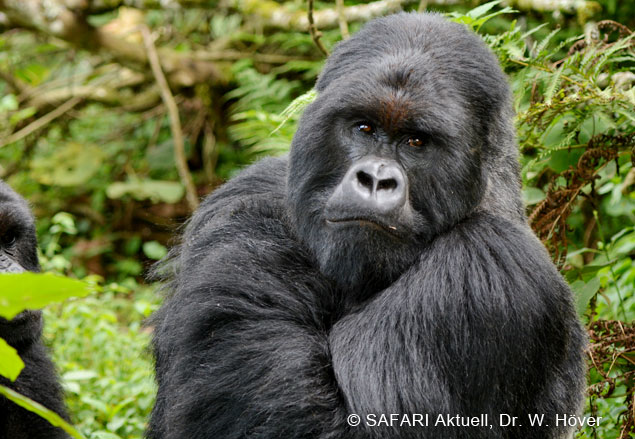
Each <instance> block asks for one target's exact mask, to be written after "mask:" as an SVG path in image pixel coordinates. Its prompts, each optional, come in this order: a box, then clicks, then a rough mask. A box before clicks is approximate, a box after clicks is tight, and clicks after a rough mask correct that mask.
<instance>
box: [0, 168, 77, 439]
mask: <svg viewBox="0 0 635 439" xmlns="http://www.w3.org/2000/svg"><path fill="white" fill-rule="evenodd" d="M27 270H28V271H39V270H40V267H39V263H38V259H37V241H36V238H35V226H34V222H33V217H32V215H31V212H30V211H29V208H28V206H27V204H26V202H25V201H24V200H23V199H22V198H21V197H20V196H19V195H18V194H16V193H15V192H14V191H13V190H12V189H11V188H10V187H9V186H8V185H7V184H6V183H4V182H2V181H1V180H0V273H19V272H22V271H27ZM41 336H42V313H41V312H40V311H24V312H22V313H20V314H18V315H17V316H16V317H15V318H14V319H13V320H10V321H7V320H5V319H3V318H0V337H1V338H3V339H4V340H5V341H6V342H7V343H9V344H10V345H11V346H13V347H14V348H15V349H16V350H17V351H18V354H19V355H20V357H21V358H22V360H23V361H24V364H25V366H24V369H22V372H21V373H20V375H19V376H18V379H17V380H16V381H15V382H11V381H9V380H7V379H6V378H4V377H0V384H2V385H4V386H7V387H10V388H12V389H14V390H16V391H17V392H20V393H22V394H23V395H26V396H28V397H29V398H31V399H33V400H35V401H37V402H39V403H40V404H42V405H43V406H45V407H46V408H48V409H51V410H53V411H54V412H56V413H58V414H60V415H61V416H63V417H64V418H67V416H66V410H65V407H64V402H63V397H62V389H61V387H60V385H59V383H58V382H57V376H56V374H55V368H54V366H53V363H52V362H51V360H50V359H49V357H48V353H47V351H46V348H45V347H44V345H43V343H42V340H41ZM0 438H2V439H5V438H6V439H65V438H68V435H66V433H64V431H63V430H62V429H60V428H58V427H53V426H52V425H51V424H49V422H48V421H46V420H45V419H43V418H41V417H40V416H38V415H36V414H34V413H31V412H29V411H27V410H25V409H23V408H21V407H19V406H17V405H16V404H15V403H13V402H12V401H9V400H8V399H6V398H4V397H3V396H0Z"/></svg>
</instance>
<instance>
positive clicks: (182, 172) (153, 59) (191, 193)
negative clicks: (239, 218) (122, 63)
mask: <svg viewBox="0 0 635 439" xmlns="http://www.w3.org/2000/svg"><path fill="white" fill-rule="evenodd" d="M141 35H142V36H143V42H144V44H145V47H146V50H147V51H148V60H149V61H150V67H151V68H152V73H153V74H154V78H155V79H156V81H157V85H158V86H159V89H160V90H161V99H162V100H163V103H164V104H165V108H166V109H167V111H168V115H169V117H170V130H171V131H172V140H173V142H174V160H175V161H176V168H177V170H178V172H179V177H180V178H181V182H182V183H183V185H184V186H185V192H186V198H187V203H188V205H189V206H190V209H191V210H192V211H194V210H196V208H197V207H198V195H197V194H196V187H195V186H194V182H193V181H192V175H191V174H190V170H189V169H188V167H187V159H186V157H185V145H184V142H183V130H182V129H181V120H180V118H179V108H178V107H177V105H176V102H175V101H174V96H172V92H171V91H170V87H169V85H168V81H167V80H166V79H165V75H164V74H163V72H162V71H161V63H160V62H159V55H158V53H157V50H156V48H155V47H154V43H153V41H152V35H150V30H149V29H148V28H147V27H145V26H144V27H142V28H141Z"/></svg>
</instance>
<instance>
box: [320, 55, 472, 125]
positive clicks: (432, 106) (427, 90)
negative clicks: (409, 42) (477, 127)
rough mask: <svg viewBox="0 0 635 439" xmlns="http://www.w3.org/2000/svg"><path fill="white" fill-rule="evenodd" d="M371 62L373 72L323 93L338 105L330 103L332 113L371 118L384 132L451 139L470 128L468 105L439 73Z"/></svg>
mask: <svg viewBox="0 0 635 439" xmlns="http://www.w3.org/2000/svg"><path fill="white" fill-rule="evenodd" d="M424 58H425V57H424ZM372 61H373V63H372V68H367V69H362V70H360V72H359V74H355V75H350V76H347V77H342V78H340V80H339V81H338V84H337V85H335V84H334V85H333V86H331V87H329V89H328V91H327V92H326V93H324V95H334V96H337V105H333V102H329V105H328V107H329V108H330V111H331V112H333V110H336V111H339V112H340V113H344V114H345V115H346V114H349V115H351V116H358V117H363V116H366V117H370V118H371V119H373V120H374V121H375V122H378V123H380V124H381V125H382V126H383V128H384V129H385V130H386V131H387V132H398V131H400V130H404V129H409V130H415V131H416V130H420V131H426V132H428V133H443V134H444V135H447V136H450V137H453V136H457V135H459V131H460V130H461V127H462V126H463V125H466V124H469V122H470V121H469V120H468V119H469V118H468V115H467V114H466V109H467V108H468V103H467V102H465V100H464V99H463V97H462V96H461V95H460V94H459V93H458V91H457V87H456V86H454V85H453V84H452V81H451V80H449V79H448V78H447V77H446V78H444V77H443V76H442V75H440V74H439V73H438V69H437V70H435V68H433V67H431V65H430V64H425V63H422V62H421V59H417V58H401V57H398V56H394V55H393V56H388V57H384V58H383V59H374V60H372ZM334 115H335V116H341V114H334Z"/></svg>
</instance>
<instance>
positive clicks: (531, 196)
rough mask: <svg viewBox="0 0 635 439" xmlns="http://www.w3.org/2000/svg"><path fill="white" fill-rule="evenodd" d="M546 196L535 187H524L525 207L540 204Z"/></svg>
mask: <svg viewBox="0 0 635 439" xmlns="http://www.w3.org/2000/svg"><path fill="white" fill-rule="evenodd" d="M546 196H547V195H546V194H545V193H544V192H543V191H542V190H541V189H538V188H537V187H526V188H524V189H523V198H524V199H525V204H526V205H527V206H531V205H532V204H537V203H540V202H541V201H542V200H544V199H545V197H546Z"/></svg>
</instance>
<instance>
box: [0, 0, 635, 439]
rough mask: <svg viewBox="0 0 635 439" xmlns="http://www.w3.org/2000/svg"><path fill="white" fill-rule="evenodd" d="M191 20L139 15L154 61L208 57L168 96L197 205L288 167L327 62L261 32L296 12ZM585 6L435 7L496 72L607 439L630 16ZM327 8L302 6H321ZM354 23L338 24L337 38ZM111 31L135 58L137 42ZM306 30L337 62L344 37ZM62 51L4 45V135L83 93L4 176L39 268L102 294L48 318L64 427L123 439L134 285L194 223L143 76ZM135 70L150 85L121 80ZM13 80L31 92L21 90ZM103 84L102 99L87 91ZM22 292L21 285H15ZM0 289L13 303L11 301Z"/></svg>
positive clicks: (619, 286) (13, 35)
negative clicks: (574, 310) (25, 209)
mask: <svg viewBox="0 0 635 439" xmlns="http://www.w3.org/2000/svg"><path fill="white" fill-rule="evenodd" d="M365 3H366V2H359V1H355V0H353V1H346V5H349V6H350V5H363V4H365ZM416 3H418V2H412V3H406V5H407V6H408V7H414V6H415V4H416ZM510 4H512V5H515V6H518V8H520V7H521V5H520V2H512V3H510ZM598 4H599V5H601V7H602V11H598V10H597V8H596V6H597V5H598ZM201 5H202V6H201V8H200V9H197V8H191V7H189V6H188V7H183V8H179V9H169V10H168V9H155V10H147V11H143V14H142V18H141V20H142V22H144V23H145V24H146V25H148V26H149V27H150V28H151V29H152V30H153V31H154V33H155V35H156V36H157V38H158V39H157V41H156V44H157V46H159V48H160V50H165V49H168V50H171V49H174V51H177V52H179V53H181V54H196V56H199V55H200V54H203V55H205V54H207V55H209V56H211V59H214V60H217V61H215V62H216V67H217V68H218V69H219V71H221V72H222V73H223V75H225V79H224V80H223V81H219V82H218V83H213V81H210V83H209V84H208V83H207V81H205V83H197V84H194V85H191V86H187V87H183V88H180V89H179V88H177V87H175V86H174V84H171V86H173V90H172V91H173V94H174V95H175V100H176V102H177V104H178V106H179V110H180V113H181V114H180V115H181V122H182V125H183V134H184V136H185V154H186V157H187V160H188V167H189V169H190V171H191V172H192V174H193V177H194V181H195V183H196V184H197V188H198V190H199V195H202V194H204V193H206V192H208V191H209V190H211V189H212V188H213V187H215V186H216V185H218V184H220V183H221V182H222V181H223V180H224V179H227V178H229V177H231V176H232V175H234V174H235V173H236V172H238V170H240V169H241V168H242V167H243V166H244V165H246V164H248V163H250V162H251V161H253V160H255V159H257V158H259V157H261V156H262V155H264V154H281V153H285V152H287V151H288V148H289V145H290V142H291V139H292V137H293V133H294V132H295V129H296V126H297V122H298V120H299V117H300V113H301V111H302V109H303V108H304V106H305V105H306V104H308V103H309V102H311V101H312V100H313V99H314V98H315V92H314V91H313V90H312V87H313V85H314V82H315V79H316V77H317V75H318V72H319V71H320V69H321V67H322V65H323V57H322V56H321V55H320V53H319V51H318V50H317V49H316V47H315V44H314V42H313V40H312V38H311V36H310V35H309V33H308V32H299V31H294V30H288V29H279V28H275V27H273V28H272V27H270V26H268V25H267V24H266V19H264V18H262V17H260V18H259V17H258V16H257V14H256V12H255V10H256V9H258V8H259V7H267V8H278V7H283V8H285V9H284V10H286V11H289V12H293V13H297V14H298V15H297V16H300V15H301V16H304V14H305V12H306V11H305V10H304V8H305V6H304V5H303V4H301V3H298V2H267V3H266V4H264V3H262V2H249V5H250V7H251V8H252V9H253V10H251V9H250V10H249V13H247V12H246V11H245V10H242V9H241V5H242V2H234V3H232V5H231V6H228V5H227V4H222V5H221V4H217V3H216V2H203V3H202V4H201ZM474 5H476V8H474V9H472V10H469V7H470V6H474ZM589 5H590V6H591V7H590V8H588V7H586V8H584V9H583V10H580V12H579V13H574V12H567V11H564V12H562V11H558V12H556V13H550V12H549V13H545V12H540V11H530V12H527V11H524V12H522V13H515V14H511V13H512V10H511V8H510V7H502V6H501V2H500V1H493V2H489V3H485V4H482V5H480V6H479V5H478V2H477V3H473V2H472V3H469V2H463V3H462V4H459V5H452V6H439V8H440V9H441V10H442V11H447V12H451V13H450V17H451V18H452V19H453V20H455V21H457V22H459V23H463V24H465V25H466V26H469V27H471V28H472V29H474V30H476V31H478V32H479V33H480V34H481V35H482V37H483V39H484V40H485V42H486V43H487V44H488V45H489V46H490V47H491V48H492V49H493V50H494V52H495V54H496V55H497V56H498V58H499V60H500V62H501V65H502V66H503V68H504V70H505V72H506V73H507V74H508V76H509V79H510V82H511V86H512V90H513V99H514V100H513V105H514V109H515V110H516V113H517V117H516V127H517V131H518V143H519V146H520V151H521V162H522V163H521V164H522V178H523V188H524V189H523V196H524V198H525V201H526V204H527V206H528V214H529V215H530V221H531V225H532V227H533V228H534V230H535V231H536V232H537V233H538V235H539V236H540V238H541V239H542V240H543V242H544V243H545V245H546V246H547V247H548V249H549V250H550V252H551V253H552V255H553V256H554V260H555V261H556V262H557V263H558V265H559V267H560V268H561V269H562V272H563V274H564V275H565V276H566V278H567V280H568V281H569V282H570V284H571V286H572V289H573V290H574V292H575V294H576V297H577V305H578V312H579V313H580V315H581V316H582V318H583V320H584V323H585V324H586V325H587V327H588V328H589V331H590V335H591V337H592V338H593V339H592V349H591V350H590V351H589V352H590V355H592V356H593V361H591V362H590V373H589V384H590V386H591V387H590V391H591V395H592V396H591V397H590V398H589V399H588V405H587V408H586V409H587V414H594V415H596V416H603V417H604V419H603V421H602V423H601V424H600V426H599V427H596V428H591V427H585V428H584V429H583V430H582V431H581V432H580V433H579V437H585V438H586V437H589V438H590V437H602V438H617V437H619V436H620V434H621V429H622V428H623V426H624V425H626V423H625V422H626V421H625V419H628V418H627V414H628V413H633V406H632V404H631V405H630V406H628V401H629V399H628V398H631V400H632V395H633V389H634V388H635V385H634V384H633V382H632V379H630V380H629V379H626V378H625V377H628V376H629V375H628V374H631V375H630V376H632V373H633V371H634V370H635V368H634V366H633V364H635V358H634V357H633V354H632V352H633V350H634V349H635V347H634V346H633V344H632V341H631V342H630V343H631V344H628V343H629V342H628V340H630V339H628V337H631V335H629V334H632V333H631V332H628V331H631V330H632V331H635V329H632V328H633V325H632V322H633V321H634V320H635V264H634V263H633V259H634V257H635V229H634V228H633V226H632V225H633V224H635V191H633V186H634V181H635V168H634V166H633V163H634V162H635V160H634V159H633V148H634V147H635V87H634V85H635V81H634V79H633V78H634V76H633V75H634V74H633V70H634V68H635V55H634V52H633V47H634V46H633V44H634V41H635V37H634V36H633V34H632V33H630V32H629V31H628V29H626V28H624V27H623V26H621V25H619V24H617V23H611V22H606V21H602V20H606V19H613V20H615V19H617V20H618V21H619V20H622V23H623V24H624V25H627V26H630V27H631V28H633V27H635V21H633V18H631V17H635V14H634V13H635V6H634V5H635V3H632V2H620V1H616V0H599V1H598V2H594V3H593V4H590V3H589ZM589 5H587V6H589ZM332 7H333V4H332V3H329V2H324V3H322V2H317V3H316V9H317V10H321V9H327V8H332ZM136 11H140V10H136ZM128 12H130V11H128ZM271 12H272V11H269V13H271ZM591 14H595V15H591ZM125 15H126V14H125V10H123V9H121V10H118V11H107V12H105V13H103V14H98V15H97V14H89V17H88V20H89V21H90V22H91V23H92V24H94V25H99V26H102V25H112V24H113V21H114V20H117V19H121V18H122V17H124V16H125ZM512 20H517V21H512ZM591 20H595V21H591ZM361 25H362V24H361V23H359V22H351V23H349V26H350V31H351V32H354V31H355V30H357V29H358V28H359V27H360V26H361ZM582 26H584V27H582ZM124 30H125V29H124ZM0 31H1V30H0ZM125 31H126V32H127V34H125V37H126V38H129V40H128V41H131V42H134V38H135V33H134V31H131V30H129V29H128V30H125ZM320 31H321V32H322V34H323V36H322V41H323V42H324V43H325V45H326V47H327V48H329V49H330V50H332V48H333V46H334V45H335V43H336V42H337V41H338V40H339V39H340V38H341V35H340V32H339V29H337V28H323V29H320ZM131 44H132V43H131ZM68 47H69V46H68V45H67V44H66V43H61V42H60V41H59V40H56V39H50V38H47V37H46V36H42V35H38V36H35V35H33V34H32V33H30V31H29V30H21V29H13V30H11V31H10V32H4V33H0V49H1V50H0V72H2V75H1V76H0V133H1V134H2V137H3V138H8V137H9V135H11V134H15V133H16V132H18V131H19V130H21V129H23V128H24V127H26V126H28V125H29V124H31V123H33V122H34V121H36V120H38V118H40V117H42V115H44V114H47V112H48V111H50V109H51V108H56V107H57V106H59V104H60V103H61V102H63V101H64V100H65V99H67V97H64V98H60V99H59V100H54V101H53V105H45V106H41V105H38V104H37V99H32V97H37V98H42V96H49V97H50V96H67V94H66V95H65V93H67V92H68V90H77V92H78V93H84V92H87V93H88V94H87V95H88V96H89V97H88V98H87V99H86V101H85V102H82V103H81V104H80V105H77V106H76V107H74V108H73V110H72V111H71V112H68V113H67V114H65V115H63V116H62V117H59V118H58V119H55V120H54V121H52V122H50V123H48V124H47V125H45V126H44V127H43V128H41V129H39V130H38V131H36V132H34V133H33V134H30V135H28V136H26V137H23V138H20V139H19V140H18V141H17V142H14V143H12V144H9V145H6V146H4V147H0V176H1V177H3V178H8V180H9V182H10V183H11V184H12V185H13V186H14V187H15V188H16V189H18V190H19V191H20V192H21V193H23V194H24V195H26V196H27V198H28V199H29V200H30V201H31V202H32V203H33V205H34V208H35V212H36V216H37V217H38V235H39V237H40V245H41V248H42V254H41V258H40V260H41V262H42V266H43V269H44V270H45V271H51V272H54V273H57V274H65V275H74V276H76V277H79V278H84V277H85V276H86V275H87V274H89V273H98V274H99V275H101V276H103V277H105V278H106V279H108V281H107V282H108V284H107V285H106V286H105V287H104V288H103V291H99V292H96V293H95V294H92V295H90V296H89V297H87V298H85V299H82V300H76V301H72V302H67V303H65V304H63V305H54V306H52V307H49V308H48V309H46V310H45V315H46V321H47V324H46V328H45V334H46V336H47V338H48V339H49V340H50V343H51V346H52V348H53V351H54V356H55V361H56V363H57V364H58V366H59V368H60V372H61V374H62V376H63V378H64V385H65V387H66V389H67V394H68V400H69V405H70V409H71V410H70V411H71V413H72V414H73V417H74V419H73V420H74V421H76V422H77V424H78V426H79V429H80V430H81V431H82V432H83V433H84V434H86V435H87V436H89V437H90V438H93V439H96V438H102V439H104V438H106V439H108V438H110V439H112V438H115V439H116V438H122V439H123V438H138V437H141V435H142V431H143V429H144V425H145V420H146V419H147V415H148V412H149V410H150V407H151V405H152V401H153V397H154V390H155V389H154V383H153V381H152V377H151V371H152V365H151V361H150V359H149V356H148V353H147V351H146V350H145V349H146V347H147V345H148V342H149V332H150V330H151V328H145V327H143V326H142V321H143V320H144V319H145V318H146V317H147V316H148V315H149V314H150V312H151V311H152V310H154V309H156V308H157V306H158V301H159V299H158V297H157V295H155V294H153V293H152V292H151V290H150V288H148V287H146V286H144V285H142V284H139V281H140V280H141V279H142V276H143V274H144V271H146V270H147V268H148V267H149V266H150V264H151V263H153V262H154V261H156V260H158V259H160V258H161V257H163V256H164V255H165V254H166V252H167V249H166V245H167V244H168V241H169V240H170V239H171V237H172V236H174V233H175V226H176V225H178V224H181V223H182V222H183V221H184V220H185V218H186V217H187V216H188V214H189V212H188V210H187V208H186V207H185V204H184V202H183V193H184V189H183V185H182V183H181V182H180V179H179V176H178V174H177V172H176V168H175V159H174V143H173V142H172V133H171V131H170V126H169V123H168V118H167V115H166V112H165V108H163V106H162V105H161V101H160V98H159V96H158V92H157V90H156V86H155V85H154V80H153V77H152V76H151V75H148V74H147V73H148V72H147V71H144V69H143V68H142V69H138V66H137V69H136V70H135V66H134V65H132V64H131V65H126V66H125V68H122V66H121V65H118V64H117V62H116V59H115V60H113V59H112V58H110V57H108V56H103V53H88V52H86V51H83V50H81V49H77V50H73V51H70V50H69V49H68ZM146 70H147V69H146ZM139 74H145V76H144V77H142V80H141V81H138V80H137V81H136V82H135V79H134V77H135V76H134V75H139ZM122 79H123V85H122V82H121V81H122ZM126 81H129V82H126ZM15 84H18V85H22V86H25V85H26V86H28V87H33V88H32V89H31V90H30V91H29V93H27V92H22V91H20V89H17V88H16V86H15ZM111 84H113V87H114V88H115V90H114V92H117V93H114V92H113V90H109V89H108V86H109V85H111ZM128 84H129V85H128ZM102 86H103V87H104V89H103V93H101V95H99V94H98V93H95V90H96V87H102ZM97 95H99V96H97ZM115 95H116V99H113V98H112V96H115ZM90 96H93V97H94V96H97V98H93V97H90ZM7 279H8V278H7ZM0 282H3V281H2V280H0ZM91 282H93V283H94V282H95V281H94V280H92V281H91ZM20 288H22V291H27V292H28V290H25V288H29V287H28V285H27V284H26V283H23V282H22V281H20ZM0 291H16V290H15V285H13V287H10V289H7V288H5V287H1V286H0ZM29 294H30V293H29ZM29 294H26V296H29ZM0 297H2V296H1V295H0ZM29 297H30V296H29ZM0 300H3V299H0ZM12 300H16V298H15V297H14V298H13V299H12ZM25 300H26V297H25ZM38 303H39V302H38ZM39 304H40V305H41V304H43V302H42V303H39ZM20 306H21V305H20ZM28 306H36V302H30V304H29V305H28ZM18 308H19V306H18V307H17V308H16V309H18ZM12 312H16V311H15V310H14V311H12ZM620 331H621V332H620ZM7 348H8V346H6V345H4V344H2V342H1V341H0V373H3V374H5V375H6V376H9V377H15V375H16V373H18V371H19V370H20V369H21V367H22V366H21V364H20V360H19V359H18V358H17V357H16V355H15V352H12V351H11V349H10V348H9V349H7ZM631 418H632V417H631Z"/></svg>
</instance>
